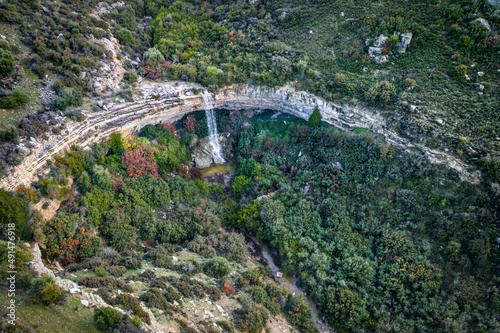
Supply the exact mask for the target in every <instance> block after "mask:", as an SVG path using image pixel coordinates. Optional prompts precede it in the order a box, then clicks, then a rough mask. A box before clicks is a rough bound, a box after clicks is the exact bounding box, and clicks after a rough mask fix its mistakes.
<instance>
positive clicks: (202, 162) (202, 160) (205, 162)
mask: <svg viewBox="0 0 500 333" xmlns="http://www.w3.org/2000/svg"><path fill="white" fill-rule="evenodd" d="M194 164H195V165H196V167H197V168H200V169H203V168H208V167H209V166H210V165H212V158H211V156H210V155H208V154H203V153H202V154H200V155H198V156H196V157H195V158H194Z"/></svg>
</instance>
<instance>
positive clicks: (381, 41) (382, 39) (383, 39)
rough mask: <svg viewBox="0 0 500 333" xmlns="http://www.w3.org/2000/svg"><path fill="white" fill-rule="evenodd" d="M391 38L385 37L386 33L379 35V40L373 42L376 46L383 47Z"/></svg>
mask: <svg viewBox="0 0 500 333" xmlns="http://www.w3.org/2000/svg"><path fill="white" fill-rule="evenodd" d="M388 40H389V37H385V36H384V35H380V36H378V38H377V40H376V41H374V42H373V46H375V47H382V46H384V45H385V43H387V41H388Z"/></svg>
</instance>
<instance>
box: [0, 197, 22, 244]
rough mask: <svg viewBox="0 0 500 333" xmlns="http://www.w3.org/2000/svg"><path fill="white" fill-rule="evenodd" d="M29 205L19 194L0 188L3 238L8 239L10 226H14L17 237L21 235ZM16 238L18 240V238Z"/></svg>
mask: <svg viewBox="0 0 500 333" xmlns="http://www.w3.org/2000/svg"><path fill="white" fill-rule="evenodd" d="M27 207H28V206H27V204H26V203H25V202H23V201H22V200H21V198H19V197H18V196H17V195H11V194H10V193H9V192H7V191H5V190H4V189H3V188H0V225H1V228H2V232H3V233H4V235H3V237H2V238H3V239H7V235H6V233H7V227H9V226H14V227H15V229H16V233H15V235H16V237H21V235H22V234H23V231H24V229H25V228H26V221H27V219H28V208H27ZM15 240H16V241H17V238H16V239H15Z"/></svg>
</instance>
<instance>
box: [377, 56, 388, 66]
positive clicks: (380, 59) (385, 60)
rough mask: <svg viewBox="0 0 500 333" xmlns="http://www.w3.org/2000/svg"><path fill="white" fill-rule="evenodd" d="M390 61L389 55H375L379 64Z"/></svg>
mask: <svg viewBox="0 0 500 333" xmlns="http://www.w3.org/2000/svg"><path fill="white" fill-rule="evenodd" d="M388 61H389V56H386V55H379V56H376V57H375V63H376V64H378V65H382V64H385V63H386V62H388Z"/></svg>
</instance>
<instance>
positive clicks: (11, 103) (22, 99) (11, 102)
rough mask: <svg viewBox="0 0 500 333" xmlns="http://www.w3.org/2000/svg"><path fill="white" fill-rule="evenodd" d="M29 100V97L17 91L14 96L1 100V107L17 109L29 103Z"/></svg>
mask: <svg viewBox="0 0 500 333" xmlns="http://www.w3.org/2000/svg"><path fill="white" fill-rule="evenodd" d="M28 100H29V97H28V95H26V94H25V93H23V92H21V91H18V90H16V91H14V93H13V94H12V95H10V96H6V97H2V98H0V107H1V108H4V109H17V108H18V107H21V106H23V105H25V104H26V103H28Z"/></svg>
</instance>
